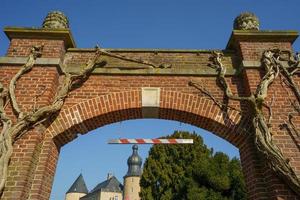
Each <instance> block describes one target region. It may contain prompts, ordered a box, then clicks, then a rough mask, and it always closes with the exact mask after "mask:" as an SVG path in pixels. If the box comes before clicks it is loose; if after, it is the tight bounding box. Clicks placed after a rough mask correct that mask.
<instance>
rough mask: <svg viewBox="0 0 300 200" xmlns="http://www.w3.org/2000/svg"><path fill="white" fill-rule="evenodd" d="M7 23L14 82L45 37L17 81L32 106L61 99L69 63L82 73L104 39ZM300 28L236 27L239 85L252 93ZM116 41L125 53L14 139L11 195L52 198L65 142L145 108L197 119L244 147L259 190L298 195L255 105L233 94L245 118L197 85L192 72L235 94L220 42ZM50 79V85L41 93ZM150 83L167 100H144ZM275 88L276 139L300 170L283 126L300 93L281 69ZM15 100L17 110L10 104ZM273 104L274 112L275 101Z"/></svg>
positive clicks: (1, 69)
mask: <svg viewBox="0 0 300 200" xmlns="http://www.w3.org/2000/svg"><path fill="white" fill-rule="evenodd" d="M5 33H6V34H7V36H8V37H9V39H10V46H9V48H8V51H7V54H6V56H4V57H1V58H0V81H1V82H2V83H3V84H4V85H5V86H7V85H8V84H9V80H10V79H11V78H12V77H13V75H14V74H15V73H16V72H17V70H18V68H19V67H20V65H21V64H24V63H25V62H26V57H27V56H28V54H29V51H30V48H31V47H32V46H34V45H44V48H43V54H42V57H41V58H39V59H37V62H36V67H35V68H34V69H33V70H31V71H30V72H29V73H27V74H25V75H24V76H23V77H22V78H21V79H20V80H19V81H18V84H17V87H16V97H17V100H18V102H19V103H20V105H21V106H22V109H23V110H25V111H30V110H32V109H33V108H35V107H39V106H43V105H48V104H49V103H51V102H52V100H53V96H54V95H55V93H56V92H57V90H58V88H59V84H60V83H61V77H62V76H63V75H62V73H61V72H62V70H65V71H68V72H69V73H76V72H78V71H80V70H81V68H82V66H84V64H85V63H86V62H87V61H88V60H89V59H90V58H91V57H92V56H93V54H94V49H80V48H75V44H74V41H73V38H72V35H71V33H70V30H69V29H61V30H52V29H49V30H48V29H47V30H45V29H36V28H6V29H5ZM297 36H298V33H297V32H293V31H286V32H284V31H267V32H264V31H237V30H234V31H233V32H232V35H231V38H230V40H229V43H228V45H227V47H226V49H225V50H223V53H224V65H226V67H227V76H226V79H227V80H228V83H229V85H230V86H229V87H230V88H231V90H232V91H233V93H235V94H238V95H240V96H247V95H249V94H250V93H251V92H253V91H254V90H255V89H256V87H257V85H258V83H259V82H260V80H261V78H262V74H264V71H263V70H262V69H261V63H260V58H261V55H262V52H263V51H264V50H266V49H272V48H280V49H282V50H288V51H289V50H292V43H293V42H294V40H295V39H296V38H297ZM106 51H107V52H110V53H114V54H115V55H118V56H117V57H110V56H107V55H103V56H102V58H103V59H104V60H106V61H107V65H106V66H105V67H102V68H97V69H95V70H94V71H93V73H92V74H91V76H90V77H89V78H88V79H87V80H86V82H84V84H83V85H82V86H80V87H78V88H76V89H74V90H73V91H72V92H70V94H69V96H68V97H67V98H66V101H65V103H64V106H63V108H62V110H61V112H60V113H59V114H58V115H57V116H56V117H57V118H55V119H53V121H50V120H49V121H46V122H45V123H42V124H41V125H39V126H36V127H35V128H33V129H32V130H31V131H29V132H28V133H26V134H25V135H24V136H22V137H21V138H19V139H18V140H17V141H16V142H15V143H14V149H13V151H14V152H13V155H12V158H11V162H10V165H9V173H8V181H7V182H6V187H5V191H4V193H3V195H2V197H1V199H3V200H14V199H31V200H46V199H48V198H49V195H50V191H51V187H52V181H53V176H54V174H55V169H56V162H57V159H58V156H59V151H60V148H61V146H62V145H64V144H67V143H68V142H70V141H71V140H73V139H74V138H76V137H77V134H78V133H81V134H84V133H87V132H88V131H90V130H93V129H95V128H97V127H101V126H103V125H106V124H109V123H113V122H118V121H122V120H128V119H139V118H144V117H152V118H157V119H169V120H177V121H180V122H184V123H188V124H192V125H195V126H197V127H200V128H203V129H206V130H208V131H211V132H213V133H214V134H216V135H218V136H220V137H222V138H223V139H225V140H227V141H229V142H230V143H232V144H233V145H235V146H236V147H238V148H239V151H240V157H241V161H242V167H243V172H244V175H245V178H246V184H247V189H248V198H249V199H251V200H252V199H253V200H254V199H255V200H257V199H274V200H275V199H276V200H277V199H297V198H298V197H297V196H296V195H295V193H293V191H292V190H291V189H290V188H289V186H288V185H287V184H285V183H284V182H283V181H282V180H281V179H280V178H279V177H278V176H277V175H276V174H275V173H274V172H273V171H271V170H270V169H269V168H268V167H267V165H266V163H265V162H264V160H262V159H261V157H260V155H259V154H258V153H257V152H256V147H255V145H254V141H253V130H252V128H253V127H252V126H251V123H249V120H250V119H251V116H252V115H251V112H250V111H249V107H248V105H247V104H245V103H243V102H242V103H240V102H234V101H229V102H227V103H228V104H229V105H230V106H231V107H234V108H236V109H239V110H241V111H242V112H243V113H244V114H243V118H242V116H241V115H240V113H239V112H238V111H236V110H232V109H228V110H227V111H222V110H221V109H220V108H219V107H218V106H216V104H215V103H214V102H213V100H212V99H211V98H209V97H208V96H207V95H203V94H202V95H201V93H200V92H199V91H198V90H197V89H195V88H193V87H190V86H189V85H188V83H189V81H191V80H194V81H196V82H199V83H201V84H202V85H203V86H205V88H207V90H208V91H210V92H211V94H212V95H213V96H214V97H215V98H216V99H217V100H218V101H220V102H225V103H226V99H224V91H223V90H222V89H220V86H219V85H218V84H217V82H216V76H217V73H216V71H215V70H214V69H211V68H209V67H208V64H209V63H210V56H211V51H210V50H207V51H205V50H157V49H152V50H151V49H150V50H147V49H106ZM120 57H121V58H122V57H127V58H128V57H129V58H134V59H135V60H136V61H137V60H141V59H142V60H147V61H149V62H152V63H156V64H157V65H158V67H157V68H150V67H149V66H147V65H145V64H141V63H138V62H131V61H130V60H128V59H127V60H126V59H125V60H124V59H123V60H122V59H119V58H120ZM159 64H163V65H159ZM164 66H167V67H164ZM294 80H295V82H296V84H297V85H298V86H299V85H300V77H299V74H296V75H295V78H294ZM41 88H43V90H44V91H43V94H44V95H43V96H41V97H37V96H38V95H37V94H38V93H40V90H41ZM145 88H150V89H151V88H152V89H155V91H156V92H157V93H156V94H159V95H158V96H156V97H155V98H157V99H156V100H157V102H154V103H153V102H152V103H150V104H149V105H148V104H147V102H146V101H145V102H146V103H145V102H144V100H143V99H144V97H147V95H146V96H144V94H143V91H144V89H145ZM24 91H26V92H24ZM154 93H155V92H154ZM269 94H270V95H271V96H270V97H269V96H268V98H267V99H266V101H267V102H268V103H270V102H271V101H272V94H275V96H276V104H275V105H273V107H272V108H273V109H272V113H273V118H272V121H271V122H270V126H271V127H272V132H273V133H274V134H273V136H272V137H273V140H274V143H275V144H276V145H277V146H278V147H279V148H280V150H281V151H282V153H283V155H284V156H285V157H286V158H287V159H289V160H290V165H291V166H292V168H293V169H294V170H295V172H296V173H297V174H298V175H300V168H299V166H300V150H299V149H300V148H299V136H297V135H296V134H295V133H291V132H289V131H288V130H286V129H284V128H282V126H281V125H282V123H283V122H285V121H286V120H288V116H287V114H286V113H289V112H293V111H294V108H293V105H292V104H291V101H293V100H294V99H295V96H293V93H292V91H291V90H290V88H289V87H288V86H287V85H283V84H282V82H280V80H279V79H277V80H276V81H275V82H274V83H273V84H272V86H271V87H270V88H269ZM37 98H38V101H36V99H37ZM146 99H147V98H146ZM151 99H152V97H151V98H150V100H151ZM147 100H149V96H148V99H147ZM151 101H152V100H151ZM6 110H7V112H8V114H9V115H10V116H14V115H13V112H12V110H11V108H10V107H9V106H8V107H6ZM264 113H265V114H266V116H268V112H267V111H266V112H264ZM294 121H295V124H296V128H297V129H298V130H299V129H300V117H295V119H294Z"/></svg>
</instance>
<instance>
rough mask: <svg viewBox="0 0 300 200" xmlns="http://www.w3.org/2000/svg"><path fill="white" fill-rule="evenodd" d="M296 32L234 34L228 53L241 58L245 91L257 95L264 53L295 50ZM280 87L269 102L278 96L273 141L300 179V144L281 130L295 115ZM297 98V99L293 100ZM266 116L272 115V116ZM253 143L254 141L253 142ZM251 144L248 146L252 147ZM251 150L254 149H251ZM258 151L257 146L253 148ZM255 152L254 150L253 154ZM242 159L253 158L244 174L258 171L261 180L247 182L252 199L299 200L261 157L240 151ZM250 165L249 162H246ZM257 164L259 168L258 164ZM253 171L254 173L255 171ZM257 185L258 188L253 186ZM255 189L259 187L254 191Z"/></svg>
mask: <svg viewBox="0 0 300 200" xmlns="http://www.w3.org/2000/svg"><path fill="white" fill-rule="evenodd" d="M297 36H298V33H297V32H295V31H250V30H234V31H233V32H232V35H231V38H230V40H229V43H228V45H227V49H232V50H235V51H236V52H237V53H238V54H239V55H240V57H241V67H242V68H243V73H242V78H243V80H244V87H245V88H246V91H248V95H249V94H250V92H255V90H256V88H257V85H258V84H259V82H260V80H261V78H262V77H263V76H264V70H263V69H262V68H261V62H260V61H261V58H262V53H263V52H264V51H265V50H268V49H274V48H279V49H281V50H292V43H293V42H294V40H295V39H296V38H297ZM284 87H285V86H282V84H281V83H280V79H279V78H278V79H277V80H275V81H274V83H273V84H272V85H271V86H270V87H269V91H268V98H267V99H266V102H269V103H270V102H271V99H272V94H275V93H276V95H275V96H276V99H274V101H275V102H274V105H272V112H273V119H272V121H271V125H272V129H271V131H272V134H273V135H272V136H273V137H272V138H273V141H274V143H275V144H276V145H277V146H278V147H279V148H280V150H281V151H282V153H283V154H284V156H285V157H286V158H287V159H290V160H292V161H293V162H290V164H291V166H292V167H293V168H294V170H295V172H296V173H297V174H298V176H300V170H299V166H300V159H299V158H300V151H299V147H298V144H297V143H295V141H294V139H293V137H292V136H291V135H290V134H289V133H288V132H287V131H286V130H283V129H282V128H281V125H282V124H283V123H284V120H286V121H287V113H289V112H291V111H292V109H293V108H292V106H291V104H290V102H289V100H288V98H287V96H288V95H287V94H286V90H289V88H284ZM292 98H293V97H292ZM282 108H284V109H282ZM264 113H266V116H267V115H268V112H267V111H266V112H264ZM251 143H253V141H251ZM249 145H250V144H248V146H249ZM250 146H251V145H250ZM253 147H254V146H253ZM252 151H253V152H254V150H252ZM240 152H241V159H242V160H249V159H248V157H247V156H252V157H253V158H252V159H250V160H252V163H253V165H248V164H245V163H244V164H243V170H244V173H248V172H247V171H248V170H254V172H255V173H258V174H259V176H256V177H257V178H256V179H255V180H250V179H252V178H249V177H248V179H249V180H247V179H246V182H247V187H248V190H249V199H266V198H264V197H267V199H278V200H279V199H298V198H297V196H296V195H295V193H294V192H293V191H292V190H291V189H290V188H289V187H288V186H287V185H286V184H285V183H284V182H283V181H282V180H281V179H280V178H279V177H278V176H277V175H276V174H275V173H274V172H273V171H272V170H271V169H269V168H268V167H267V165H266V163H265V162H263V160H261V159H260V158H259V157H258V156H255V154H253V155H246V154H247V153H249V152H251V151H249V152H248V151H247V153H245V152H244V150H243V149H240ZM246 163H248V161H246ZM254 163H255V164H254ZM252 168H253V169H252ZM253 183H254V184H253ZM254 185H255V187H254Z"/></svg>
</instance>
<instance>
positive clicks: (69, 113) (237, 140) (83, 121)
mask: <svg viewBox="0 0 300 200" xmlns="http://www.w3.org/2000/svg"><path fill="white" fill-rule="evenodd" d="M182 102H184V104H182ZM142 110H143V107H142V91H141V90H133V91H123V92H114V93H110V94H108V95H103V96H99V97H95V98H93V99H88V100H85V101H82V102H79V103H77V104H75V105H73V106H71V107H69V108H66V109H64V110H62V112H61V113H60V115H59V116H58V118H57V119H56V120H55V121H54V122H53V123H52V124H51V125H50V126H49V127H48V129H47V130H46V131H45V141H47V142H45V143H44V144H43V147H42V149H43V150H42V151H41V153H40V156H42V157H45V159H41V160H39V162H38V163H37V168H36V169H37V170H36V172H35V177H36V178H35V177H34V178H33V181H34V180H35V179H36V180H39V178H40V177H41V175H42V177H43V178H42V179H41V181H42V183H41V185H42V186H43V187H40V189H42V190H45V189H46V188H47V187H48V190H51V187H52V185H51V184H49V179H51V178H53V176H54V173H55V164H56V162H57V159H58V154H59V151H58V149H59V148H60V147H61V146H62V145H65V144H67V143H68V142H70V141H72V140H73V139H75V138H76V137H77V134H78V133H80V134H86V133H88V132H89V131H91V130H94V129H96V128H98V127H101V126H104V125H107V124H111V123H115V122H119V121H123V120H130V119H141V118H144V117H143V111H142ZM156 118H157V119H167V120H176V121H179V122H183V123H188V124H191V125H194V126H197V127H200V128H203V129H206V130H208V131H211V132H213V133H214V134H215V135H217V136H219V137H221V138H223V139H225V140H226V141H228V142H230V143H232V144H233V145H235V146H236V147H237V148H239V149H246V150H245V151H242V152H241V153H242V154H241V157H242V158H243V162H245V164H246V165H247V166H246V165H245V166H244V169H248V168H251V166H248V164H249V161H248V160H249V159H252V157H250V156H249V155H248V154H249V152H250V150H254V149H250V147H249V145H248V142H249V138H248V135H247V131H245V129H247V128H249V124H251V123H249V121H248V119H242V118H241V115H240V113H239V112H238V111H235V110H232V111H229V112H227V113H225V112H222V111H221V110H220V109H219V107H218V106H217V105H216V104H215V103H213V102H212V101H211V100H209V99H208V98H207V97H205V96H200V95H197V94H188V93H182V92H174V91H167V92H164V91H162V92H161V94H160V106H159V112H158V116H157V117H156ZM243 152H245V153H243ZM246 153H247V155H246ZM39 166H41V168H40V169H39ZM39 171H41V172H42V171H43V172H44V173H41V174H39ZM45 172H46V173H45ZM245 173H246V174H245V175H246V177H247V178H248V177H249V178H248V179H249V180H252V179H253V177H252V176H253V174H252V173H253V169H252V170H250V171H247V170H245ZM247 173H251V174H247ZM256 178H259V176H257V177H256ZM250 184H251V183H250ZM253 190H257V188H256V187H255V186H254V188H253ZM32 192H33V193H32V194H31V196H35V195H36V196H38V198H42V197H41V195H40V194H41V193H42V192H41V190H36V191H34V190H32ZM250 193H254V191H251V192H250Z"/></svg>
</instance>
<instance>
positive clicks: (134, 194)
mask: <svg viewBox="0 0 300 200" xmlns="http://www.w3.org/2000/svg"><path fill="white" fill-rule="evenodd" d="M132 150H133V152H132V155H131V156H130V157H129V158H128V160H127V165H128V171H127V174H126V175H125V176H124V195H123V197H124V200H140V197H139V192H140V190H141V188H140V176H141V175H142V168H141V167H142V158H141V157H140V156H139V155H138V146H137V145H136V144H135V145H133V146H132Z"/></svg>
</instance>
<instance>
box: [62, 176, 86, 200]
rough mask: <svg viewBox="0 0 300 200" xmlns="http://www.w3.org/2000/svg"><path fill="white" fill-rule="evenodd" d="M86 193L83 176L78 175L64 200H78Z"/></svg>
mask: <svg viewBox="0 0 300 200" xmlns="http://www.w3.org/2000/svg"><path fill="white" fill-rule="evenodd" d="M87 193H88V189H87V187H86V185H85V182H84V179H83V176H82V175H81V174H80V175H79V176H78V178H77V179H76V180H75V182H74V183H73V184H72V186H71V187H70V189H69V190H68V191H67V193H66V198H65V200H79V199H80V197H83V196H85V195H86V194H87Z"/></svg>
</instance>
